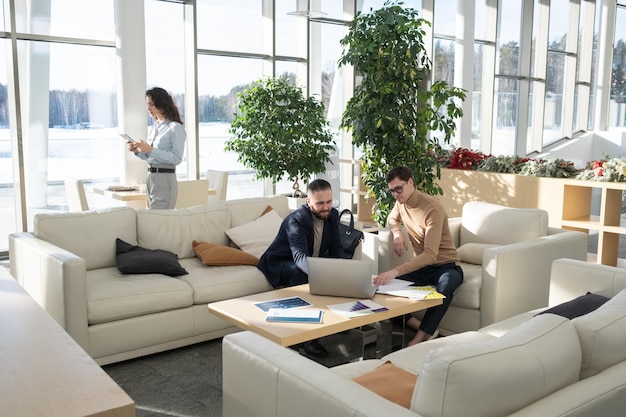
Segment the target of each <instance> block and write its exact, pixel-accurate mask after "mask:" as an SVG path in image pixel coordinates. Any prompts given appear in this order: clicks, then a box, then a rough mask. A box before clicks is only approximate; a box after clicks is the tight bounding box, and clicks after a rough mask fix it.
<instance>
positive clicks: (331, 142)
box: [225, 77, 335, 197]
mask: <svg viewBox="0 0 626 417" xmlns="http://www.w3.org/2000/svg"><path fill="white" fill-rule="evenodd" d="M238 97H239V103H238V106H237V110H236V113H235V117H234V120H233V122H232V124H231V127H230V133H231V134H232V135H233V137H231V138H230V139H229V140H228V141H227V142H226V145H225V149H226V150H227V151H233V152H236V153H237V154H238V160H239V162H241V163H243V164H244V165H245V166H246V167H248V168H252V169H254V170H255V172H256V174H255V176H256V177H257V178H269V179H271V181H272V182H273V183H274V184H275V183H277V182H278V181H280V180H281V179H283V178H284V177H285V176H287V178H289V180H291V181H293V197H302V196H303V195H304V193H303V191H302V189H301V188H300V184H301V183H302V184H306V183H307V181H308V180H309V179H310V178H311V177H312V176H313V175H314V174H316V173H320V172H324V171H325V170H326V164H327V163H329V162H331V160H330V157H329V154H330V153H331V152H332V151H334V149H335V139H334V137H333V135H332V133H331V132H330V127H329V122H328V120H327V119H326V117H325V115H324V106H323V104H322V103H321V102H320V101H319V100H318V99H316V98H315V97H305V96H304V93H303V91H302V88H300V87H299V86H297V85H295V84H293V83H291V82H290V81H289V79H288V78H286V77H278V78H266V79H261V80H257V81H255V82H254V83H252V84H251V85H250V87H248V88H246V89H244V90H243V91H242V92H241V93H239V95H238ZM303 188H305V187H303Z"/></svg>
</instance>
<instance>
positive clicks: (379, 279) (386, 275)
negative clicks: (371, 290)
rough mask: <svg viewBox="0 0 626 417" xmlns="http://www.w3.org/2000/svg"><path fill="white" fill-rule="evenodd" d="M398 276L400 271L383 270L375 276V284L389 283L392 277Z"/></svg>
mask: <svg viewBox="0 0 626 417" xmlns="http://www.w3.org/2000/svg"><path fill="white" fill-rule="evenodd" d="M397 276H398V271H396V270H395V269H392V270H390V271H387V272H383V273H382V274H378V276H376V277H374V280H373V282H374V285H385V284H387V283H389V281H391V280H392V279H394V278H395V277H397Z"/></svg>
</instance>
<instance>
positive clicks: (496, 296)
mask: <svg viewBox="0 0 626 417" xmlns="http://www.w3.org/2000/svg"><path fill="white" fill-rule="evenodd" d="M549 233H550V234H548V235H547V236H542V237H539V238H535V239H529V240H525V241H523V242H518V243H513V244H509V245H502V246H498V247H493V248H489V249H485V251H484V252H483V264H482V265H483V274H482V286H481V290H480V316H481V317H480V327H484V326H486V325H489V324H492V323H495V322H498V321H501V320H504V319H506V318H509V317H512V316H514V315H516V314H520V313H523V312H525V311H528V310H534V309H536V308H540V307H546V306H547V305H548V294H549V288H550V271H551V268H552V262H553V261H554V260H556V259H559V258H572V259H578V260H585V259H586V257H587V234H586V233H582V232H576V231H565V230H561V229H553V228H550V230H549Z"/></svg>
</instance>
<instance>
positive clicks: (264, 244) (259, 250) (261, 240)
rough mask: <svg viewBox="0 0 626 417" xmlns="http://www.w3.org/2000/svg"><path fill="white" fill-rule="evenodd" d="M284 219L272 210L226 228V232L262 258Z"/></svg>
mask: <svg viewBox="0 0 626 417" xmlns="http://www.w3.org/2000/svg"><path fill="white" fill-rule="evenodd" d="M282 222H283V219H282V218H281V217H280V216H279V215H278V213H277V212H276V210H271V211H269V212H268V213H266V214H264V215H263V216H261V217H259V218H258V219H256V220H254V221H251V222H249V223H245V224H242V225H240V226H236V227H233V228H232V229H228V230H226V234H227V235H228V237H229V238H230V240H232V241H233V242H235V244H236V245H237V246H239V248H240V249H241V250H242V251H244V252H247V253H249V254H252V255H254V256H256V257H257V258H260V257H261V255H263V254H264V253H265V251H266V250H267V248H268V247H269V246H270V244H271V243H272V242H273V241H274V238H275V237H276V234H278V229H279V228H280V224H281V223H282Z"/></svg>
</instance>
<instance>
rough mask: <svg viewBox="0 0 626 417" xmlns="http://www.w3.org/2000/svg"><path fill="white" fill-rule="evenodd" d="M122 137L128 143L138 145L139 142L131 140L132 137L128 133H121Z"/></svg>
mask: <svg viewBox="0 0 626 417" xmlns="http://www.w3.org/2000/svg"><path fill="white" fill-rule="evenodd" d="M120 136H121V137H122V139H124V140H125V141H126V142H132V143H137V141H136V140H135V139H133V138H131V137H130V136H128V135H127V134H126V133H120Z"/></svg>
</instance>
